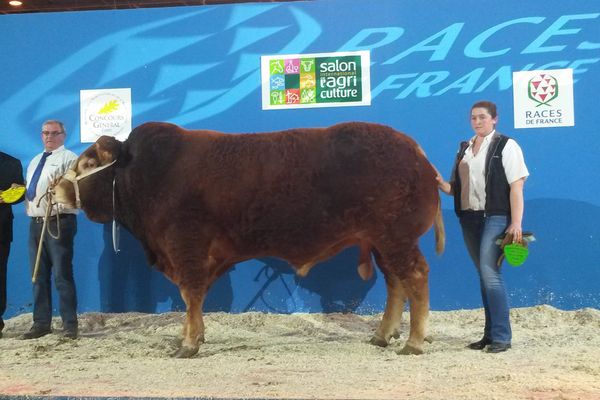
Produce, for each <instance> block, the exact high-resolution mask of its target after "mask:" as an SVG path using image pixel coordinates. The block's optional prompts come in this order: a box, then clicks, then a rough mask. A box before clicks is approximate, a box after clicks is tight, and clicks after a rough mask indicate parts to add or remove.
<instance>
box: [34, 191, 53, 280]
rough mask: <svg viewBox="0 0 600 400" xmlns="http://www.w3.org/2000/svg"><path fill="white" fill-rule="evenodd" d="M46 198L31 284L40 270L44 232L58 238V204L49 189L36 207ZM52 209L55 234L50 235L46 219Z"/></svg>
mask: <svg viewBox="0 0 600 400" xmlns="http://www.w3.org/2000/svg"><path fill="white" fill-rule="evenodd" d="M46 197H47V198H48V205H47V206H46V214H45V215H44V223H43V224H42V231H41V234H40V242H39V243H38V249H37V254H36V256H35V264H34V267H33V274H32V276H31V282H33V283H35V282H36V280H37V275H38V271H39V269H40V258H41V256H42V247H43V245H44V238H45V236H46V231H47V232H48V235H50V237H52V238H53V239H59V238H60V211H59V209H58V204H57V203H55V202H54V201H53V198H52V192H51V190H50V188H48V189H47V190H46V193H44V194H43V195H42V196H41V197H40V199H39V200H38V202H37V207H39V206H40V203H41V201H42V200H43V199H44V198H46ZM52 207H56V215H55V217H56V234H54V233H52V231H51V230H50V225H48V218H50V216H51V214H52Z"/></svg>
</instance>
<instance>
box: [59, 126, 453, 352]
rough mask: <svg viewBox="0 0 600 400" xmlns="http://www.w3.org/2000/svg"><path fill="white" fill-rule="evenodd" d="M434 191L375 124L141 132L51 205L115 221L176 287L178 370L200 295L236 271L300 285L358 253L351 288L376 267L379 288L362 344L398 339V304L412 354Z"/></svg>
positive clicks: (96, 153)
mask: <svg viewBox="0 0 600 400" xmlns="http://www.w3.org/2000/svg"><path fill="white" fill-rule="evenodd" d="M83 177H85V179H82V178H83ZM435 177H436V170H435V168H434V167H433V166H432V165H431V164H430V163H429V161H428V160H427V158H426V157H425V154H424V152H423V151H422V149H421V148H420V147H419V145H418V144H417V143H416V142H415V141H414V140H413V139H411V138H410V137H408V136H407V135H405V134H403V133H400V132H398V131H395V130H394V129H392V128H391V127H388V126H384V125H379V124H372V123H361V122H348V123H342V124H338V125H334V126H331V127H328V128H306V129H290V130H286V131H280V132H270V133H256V134H225V133H220V132H216V131H208V130H186V129H183V128H181V127H178V126H176V125H173V124H169V123H159V122H150V123H146V124H143V125H141V126H138V127H137V128H135V129H134V130H133V131H132V132H131V134H130V136H129V138H128V139H127V140H125V141H124V142H120V141H118V140H116V139H114V138H112V137H109V136H102V137H100V138H99V139H98V140H97V141H96V143H94V144H93V145H91V146H90V147H89V148H88V149H87V150H85V151H84V152H83V153H82V154H81V156H79V158H78V159H77V161H76V163H75V164H74V165H73V167H72V169H71V170H70V171H68V172H67V173H66V174H65V176H63V177H62V178H61V179H60V180H59V181H58V183H57V184H56V186H55V187H54V196H55V200H56V201H57V202H60V203H63V204H65V205H67V206H69V207H74V206H76V205H78V206H80V208H82V209H83V211H84V212H85V213H86V215H87V216H88V218H89V219H91V220H92V221H95V222H99V223H106V222H110V221H111V220H113V218H114V219H116V221H118V222H119V223H121V224H122V225H123V226H125V227H126V228H127V229H128V230H129V231H131V232H132V234H133V235H134V236H135V237H137V239H139V240H140V242H141V243H142V245H143V247H144V249H145V252H146V255H147V258H148V261H149V263H150V264H151V265H154V266H155V267H156V268H157V269H158V270H160V271H161V272H162V273H163V274H164V275H165V276H166V277H167V278H168V279H170V280H171V281H172V282H173V283H175V284H176V285H177V287H178V288H179V290H180V293H181V297H182V299H183V300H184V302H185V304H186V317H185V322H184V324H183V340H182V342H181V345H180V346H179V348H178V349H177V351H176V352H175V353H174V354H173V355H174V356H175V357H191V356H193V355H194V354H196V353H197V352H198V350H199V346H200V344H201V343H203V342H204V322H203V316H202V306H203V302H204V299H205V296H206V293H207V291H208V289H209V287H210V286H211V284H212V283H213V282H214V281H215V280H216V279H217V278H218V277H219V276H220V275H222V274H223V273H224V272H225V271H227V270H228V269H229V268H230V267H231V266H232V265H234V264H236V263H239V262H241V261H244V260H248V259H252V258H260V257H266V256H272V257H278V258H281V259H284V260H286V261H287V262H289V264H290V265H291V266H292V267H293V268H295V269H296V272H297V274H299V275H300V276H305V275H306V274H308V272H309V271H310V269H311V268H312V267H313V266H314V265H315V264H317V263H319V262H321V261H323V260H325V259H327V258H329V257H332V256H333V255H335V254H336V253H338V252H340V251H341V250H343V249H344V248H347V247H349V246H354V245H356V246H358V247H359V248H360V252H359V260H358V273H359V274H360V276H361V277H362V278H363V279H368V278H369V277H371V275H372V272H373V264H372V257H371V256H373V258H374V260H375V262H376V265H377V266H378V267H379V268H380V270H381V272H382V273H383V275H384V277H385V282H386V286H387V300H386V306H385V311H384V314H383V317H382V320H381V323H380V325H379V327H378V328H377V330H376V331H375V333H374V334H373V337H372V338H371V343H372V344H374V345H378V346H387V345H388V344H389V343H390V340H391V338H392V337H398V332H399V327H400V322H401V317H402V312H403V309H404V303H405V301H406V300H407V299H408V300H409V306H410V332H409V337H408V340H407V341H406V343H405V345H404V347H403V348H402V350H401V351H400V353H402V354H421V353H423V342H424V338H425V331H426V324H427V318H428V313H429V286H428V272H429V266H428V264H427V262H426V260H425V258H424V257H423V254H422V253H421V251H420V249H419V246H418V240H419V237H420V236H422V235H423V234H424V233H425V232H426V231H427V230H429V229H430V228H431V226H432V225H434V227H435V238H436V239H435V240H436V250H437V252H438V253H440V252H441V251H442V250H443V247H444V230H443V221H442V219H441V211H440V198H439V195H438V189H437V182H436V179H435Z"/></svg>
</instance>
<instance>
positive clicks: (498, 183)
mask: <svg viewBox="0 0 600 400" xmlns="http://www.w3.org/2000/svg"><path fill="white" fill-rule="evenodd" d="M470 118H471V128H472V129H473V131H474V132H475V136H473V137H472V138H471V139H470V140H469V141H468V142H463V143H462V144H461V148H460V150H459V152H458V155H457V157H456V162H455V165H454V169H453V172H452V177H451V178H450V181H449V182H446V181H445V180H444V179H443V178H442V177H441V176H440V175H438V177H437V180H438V185H439V189H440V190H441V191H442V192H444V193H446V194H448V195H452V196H454V200H455V209H456V213H457V215H458V217H459V221H460V225H461V229H462V233H463V239H464V242H465V246H466V248H467V251H468V253H469V255H470V257H471V259H472V260H473V263H474V264H475V267H476V270H477V273H478V274H479V279H480V286H481V299H482V302H483V308H484V311H485V327H484V331H483V337H482V338H481V339H480V340H478V341H476V342H473V343H470V344H469V345H468V346H467V347H468V348H470V349H473V350H484V349H486V348H487V352H489V353H500V352H504V351H507V350H508V349H510V348H511V340H512V331H511V326H510V308H509V304H508V295H507V290H506V286H505V283H504V279H503V277H502V264H500V265H498V259H499V257H500V255H501V251H502V250H501V248H500V246H499V245H498V244H496V240H497V239H498V237H499V236H502V235H503V234H505V233H506V234H510V235H512V237H513V241H514V242H520V241H521V240H522V235H523V231H522V220H523V211H524V200H523V186H524V184H525V180H526V179H527V177H528V176H529V172H528V170H527V166H526V165H525V161H524V157H523V152H522V151H521V148H520V147H519V145H518V144H517V143H516V142H515V141H514V140H513V139H511V138H508V137H506V136H504V135H502V134H500V133H498V132H497V131H496V124H497V122H498V114H497V109H496V105H495V104H494V103H492V102H490V101H480V102H477V103H475V104H474V105H473V106H472V107H471V116H470Z"/></svg>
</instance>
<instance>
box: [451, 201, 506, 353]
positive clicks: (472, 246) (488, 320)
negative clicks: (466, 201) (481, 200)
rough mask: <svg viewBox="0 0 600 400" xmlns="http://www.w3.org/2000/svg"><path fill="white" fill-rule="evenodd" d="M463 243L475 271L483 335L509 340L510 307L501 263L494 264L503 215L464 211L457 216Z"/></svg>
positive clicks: (499, 252)
mask: <svg viewBox="0 0 600 400" xmlns="http://www.w3.org/2000/svg"><path fill="white" fill-rule="evenodd" d="M460 225H461V227H462V231H463V238H464V240H465V245H466V246H467V250H468V251H469V255H470V256H471V259H472V260H473V263H474V264H475V267H476V268H477V272H478V273H479V280H480V285H481V299H482V301H483V308H484V310H485V329H484V332H483V337H484V339H487V340H490V341H492V342H493V343H502V344H509V343H510V342H511V339H512V331H511V328H510V315H509V312H510V309H509V306H508V296H507V293H506V287H505V286H504V279H503V278H502V273H501V267H500V266H498V265H497V262H498V257H500V254H501V252H502V251H501V249H500V246H498V245H497V244H496V239H497V238H498V236H500V235H502V234H503V233H504V232H505V230H506V228H507V226H508V217H507V216H505V215H491V216H486V217H484V216H483V215H481V214H477V213H474V214H470V213H465V214H463V215H461V217H460Z"/></svg>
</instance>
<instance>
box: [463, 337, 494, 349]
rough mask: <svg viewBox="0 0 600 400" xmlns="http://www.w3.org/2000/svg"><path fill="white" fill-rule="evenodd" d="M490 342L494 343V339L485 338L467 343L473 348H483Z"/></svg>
mask: <svg viewBox="0 0 600 400" xmlns="http://www.w3.org/2000/svg"><path fill="white" fill-rule="evenodd" d="M488 344H492V341H491V340H490V339H488V338H485V337H484V338H483V339H481V340H479V341H477V342H473V343H470V344H468V345H467V347H468V348H469V349H471V350H483V349H485V346H487V345H488Z"/></svg>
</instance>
